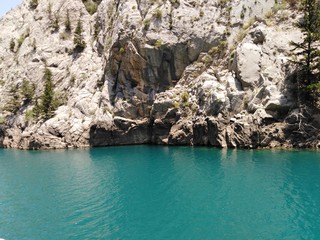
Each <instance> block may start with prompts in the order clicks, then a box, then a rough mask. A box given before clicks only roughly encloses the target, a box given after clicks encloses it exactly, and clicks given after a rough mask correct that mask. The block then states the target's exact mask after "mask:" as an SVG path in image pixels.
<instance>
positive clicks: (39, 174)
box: [0, 146, 320, 240]
mask: <svg viewBox="0 0 320 240" xmlns="http://www.w3.org/2000/svg"><path fill="white" fill-rule="evenodd" d="M319 236H320V152H312V151H309V152H308V151H291V152H286V151H241V150H237V151H236V150H228V151H226V150H217V149H211V148H190V147H179V148H178V147H172V148H167V147H155V146H132V147H127V146H126V147H110V148H102V149H90V150H72V151H47V152H41V151H35V152H33V151H15V150H0V238H4V239H6V240H24V239H28V240H29V239H30V240H38V239H39V240H51V239H137V240H138V239H139V240H141V239H150V240H157V239H159V240H160V239H161V240H170V239H172V240H179V239H183V240H187V239H319Z"/></svg>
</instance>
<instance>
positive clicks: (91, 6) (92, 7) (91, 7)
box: [82, 0, 98, 15]
mask: <svg viewBox="0 0 320 240" xmlns="http://www.w3.org/2000/svg"><path fill="white" fill-rule="evenodd" d="M82 2H83V4H84V6H85V7H86V9H87V11H88V13H89V14H90V15H93V14H95V13H96V12H97V9H98V4H97V3H96V2H93V1H91V0H82Z"/></svg>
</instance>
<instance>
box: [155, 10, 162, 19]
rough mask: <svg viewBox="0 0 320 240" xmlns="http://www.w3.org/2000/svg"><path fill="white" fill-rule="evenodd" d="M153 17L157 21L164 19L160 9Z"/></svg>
mask: <svg viewBox="0 0 320 240" xmlns="http://www.w3.org/2000/svg"><path fill="white" fill-rule="evenodd" d="M153 16H154V17H156V18H157V19H161V18H162V11H161V9H160V8H157V10H156V11H155V12H154V13H153Z"/></svg>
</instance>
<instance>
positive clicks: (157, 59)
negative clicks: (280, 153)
mask: <svg viewBox="0 0 320 240" xmlns="http://www.w3.org/2000/svg"><path fill="white" fill-rule="evenodd" d="M277 2H279V1H277ZM280 2H281V1H280ZM300 18H301V13H299V12H298V11H297V10H294V9H291V8H289V6H288V5H287V4H286V3H285V2H282V3H275V1H274V0H265V1H254V0H241V1H240V0H236V1H228V0H209V1H208V0H198V1H194V0H154V1H150V0H112V1H111V0H102V1H101V0H99V1H96V0H95V1H93V0H86V1H84V0H55V1H50V0H49V1H44V0H38V1H36V0H25V1H24V2H23V4H21V5H20V6H18V7H17V8H16V9H14V10H12V11H10V12H9V13H7V14H6V15H5V16H4V17H2V18H1V19H0V29H1V31H0V92H1V94H0V107H1V109H2V110H1V114H0V120H1V122H2V123H3V126H2V128H1V136H2V138H1V144H2V145H3V146H4V147H8V148H21V149H50V148H73V147H88V146H108V145H121V144H142V143H154V144H170V145H211V146H216V147H234V148H235V147H246V148H257V147H313V148H317V147H320V131H319V129H320V115H319V112H318V111H317V110H315V109H302V108H301V106H299V104H298V103H297V93H296V83H295V74H296V73H295V69H294V68H293V67H292V64H290V58H292V56H291V54H292V52H291V47H290V45H289V42H290V41H296V42H297V41H299V40H300V39H301V38H302V33H301V32H300V31H299V29H298V28H297V27H295V23H296V22H297V21H299V19H300ZM48 70H49V71H50V73H51V75H52V76H51V78H50V80H51V81H52V82H50V84H51V85H48V84H47V83H46V81H47V80H48V79H46V74H45V72H46V71H48ZM48 86H50V87H51V88H52V89H50V90H52V91H51V92H50V94H49V100H50V101H52V102H54V103H55V104H52V106H53V105H54V107H52V108H50V109H51V112H50V114H45V116H44V115H43V113H42V114H41V111H40V114H39V111H38V110H39V109H40V108H41V107H40V108H39V106H45V103H44V102H45V101H46V100H45V99H44V97H43V96H44V94H46V93H48ZM50 106H51V105H50ZM46 109H47V110H48V108H46ZM46 113H48V112H46Z"/></svg>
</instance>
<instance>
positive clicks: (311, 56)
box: [291, 0, 320, 101]
mask: <svg viewBox="0 0 320 240" xmlns="http://www.w3.org/2000/svg"><path fill="white" fill-rule="evenodd" d="M303 13H304V17H303V19H302V21H300V22H299V23H298V27H299V28H300V29H301V31H302V33H303V36H304V37H303V40H302V42H291V45H292V46H293V47H294V49H293V50H296V52H295V54H297V56H298V58H297V60H294V61H293V62H294V63H295V64H297V66H298V68H299V72H300V74H299V77H298V84H299V88H300V90H301V91H302V92H304V93H305V94H306V95H307V98H309V99H310V100H312V101H315V100H316V99H315V98H317V97H318V96H317V95H318V92H319V90H320V50H319V46H320V45H319V44H320V1H319V0H303Z"/></svg>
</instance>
